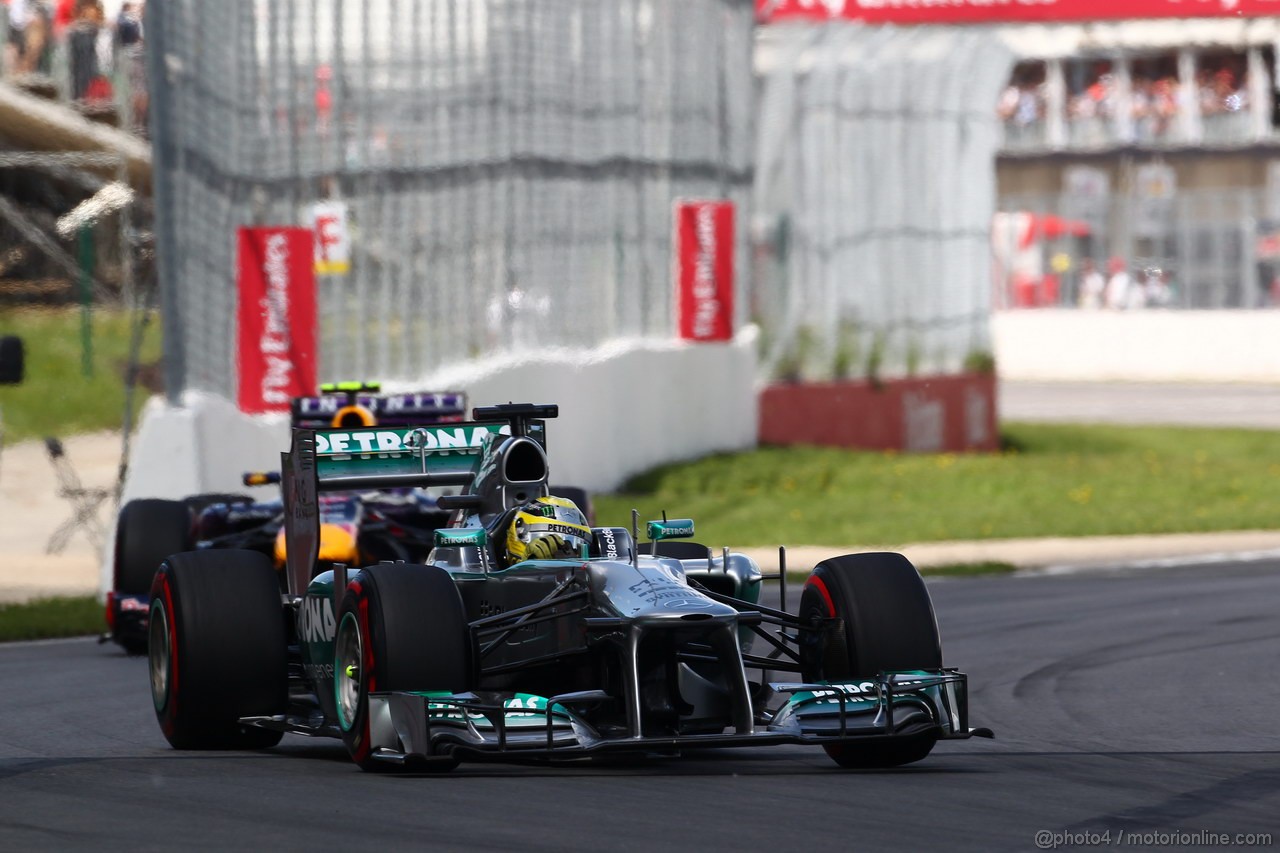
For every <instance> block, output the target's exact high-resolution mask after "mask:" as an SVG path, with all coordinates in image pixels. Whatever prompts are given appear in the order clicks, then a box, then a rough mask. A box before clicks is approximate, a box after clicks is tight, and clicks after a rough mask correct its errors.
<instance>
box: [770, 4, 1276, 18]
mask: <svg viewBox="0 0 1280 853" xmlns="http://www.w3.org/2000/svg"><path fill="white" fill-rule="evenodd" d="M756 15H757V17H758V18H759V20H761V21H763V22H766V23H768V22H773V21H785V20H794V19H797V18H798V19H808V20H835V19H846V20H854V21H865V22H867V23H886V24H890V23H891V24H983V23H995V22H1016V21H1029V22H1037V23H1048V22H1054V21H1058V22H1062V21H1105V20H1119V19H1124V18H1256V17H1265V16H1270V15H1280V0H1108V2H1099V0H756Z"/></svg>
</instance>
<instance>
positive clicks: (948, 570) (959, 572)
mask: <svg viewBox="0 0 1280 853" xmlns="http://www.w3.org/2000/svg"><path fill="white" fill-rule="evenodd" d="M1017 570H1018V567H1017V566H1015V565H1014V564H1013V563H1001V562H998V561H996V560H987V561H985V562H981V563H954V564H951V565H945V566H922V567H920V570H919V571H920V574H922V575H924V576H925V577H943V578H974V577H982V576H984V575H1009V574H1013V573H1014V572H1016V571H1017Z"/></svg>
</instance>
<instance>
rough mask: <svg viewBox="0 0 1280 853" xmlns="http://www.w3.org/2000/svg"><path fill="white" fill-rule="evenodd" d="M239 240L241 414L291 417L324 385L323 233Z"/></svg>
mask: <svg viewBox="0 0 1280 853" xmlns="http://www.w3.org/2000/svg"><path fill="white" fill-rule="evenodd" d="M237 239H238V261H237V264H238V267H239V280H240V281H239V295H240V303H239V311H238V312H237V325H238V329H239V334H238V337H237V349H236V356H237V364H238V367H239V379H240V394H239V398H240V399H239V404H240V409H241V411H244V412H249V413H250V414H260V413H262V412H287V411H289V400H290V399H291V398H293V397H300V396H303V395H306V394H311V393H314V392H315V387H316V276H315V267H314V258H313V252H314V246H315V235H314V234H313V233H312V231H311V229H310V228H241V229H240V231H239V234H238V238H237Z"/></svg>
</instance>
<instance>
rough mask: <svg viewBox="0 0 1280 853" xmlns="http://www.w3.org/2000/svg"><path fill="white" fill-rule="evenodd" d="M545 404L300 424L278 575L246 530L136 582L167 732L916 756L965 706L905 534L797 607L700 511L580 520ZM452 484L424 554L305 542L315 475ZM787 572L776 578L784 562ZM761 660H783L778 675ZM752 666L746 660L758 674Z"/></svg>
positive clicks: (959, 676)
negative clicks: (377, 556)
mask: <svg viewBox="0 0 1280 853" xmlns="http://www.w3.org/2000/svg"><path fill="white" fill-rule="evenodd" d="M556 414H557V408H556V407H555V406H535V405H528V404H513V405H504V406H493V407H487V408H480V409H476V410H474V413H473V416H474V417H475V419H476V420H475V421H474V422H471V423H465V424H457V425H449V426H423V427H416V428H409V429H391V428H387V429H384V428H378V429H371V430H355V431H353V430H333V429H330V430H316V431H309V430H295V431H294V434H293V441H292V447H291V450H290V451H289V453H287V454H285V457H284V463H283V476H284V483H283V490H284V498H285V531H286V534H285V535H286V537H287V540H288V549H287V558H286V559H287V565H286V570H285V575H286V580H287V590H286V592H285V593H284V594H283V595H282V594H281V592H280V589H279V585H278V583H277V577H276V570H275V567H274V566H273V565H272V562H271V560H270V559H269V558H268V557H267V556H265V555H264V554H262V553H261V552H257V551H248V550H203V551H192V552H186V553H178V554H174V555H171V556H169V557H168V558H167V559H165V561H164V562H163V564H162V565H161V567H160V570H159V571H158V572H157V573H156V575H155V580H154V583H153V585H152V588H151V598H150V620H149V631H150V643H149V645H150V676H151V694H152V699H153V703H154V707H155V710H156V716H157V719H158V721H159V723H160V727H161V729H162V731H163V732H164V735H165V737H166V738H167V739H168V741H169V743H170V744H172V745H173V746H174V747H176V748H179V749H216V748H265V747H269V746H272V745H274V744H276V743H278V742H279V740H280V738H281V737H282V735H283V734H284V733H285V732H295V733H301V734H305V735H316V736H328V737H334V738H341V739H342V740H343V741H344V742H345V744H346V747H347V749H348V751H349V753H350V755H351V757H352V758H353V759H354V761H355V762H356V764H358V765H359V766H360V767H361V768H362V769H364V770H367V771H379V770H393V769H397V768H400V769H409V770H418V771H421V770H446V769H451V768H453V767H454V766H456V765H457V764H458V763H459V762H460V761H462V760H468V759H484V758H493V759H506V760H524V759H546V760H559V759H573V758H582V757H586V756H594V755H605V754H613V753H621V752H632V753H650V754H653V753H657V754H668V755H670V754H678V753H681V752H683V751H686V750H692V749H697V748H707V747H718V746H752V745H768V744H786V743H789V744H812V745H814V746H820V747H822V748H823V749H825V750H826V752H827V753H828V755H830V756H831V757H832V758H833V759H834V760H835V761H836V762H837V763H838V764H840V765H841V766H844V767H853V768H861V767H888V766H896V765H900V764H906V763H909V762H913V761H917V760H919V759H922V758H924V757H925V756H926V755H928V753H929V752H930V750H931V749H932V748H933V747H934V745H935V743H936V742H937V741H938V740H942V739H952V738H968V737H972V736H975V735H978V736H985V737H990V736H991V732H990V731H989V730H987V729H971V728H970V727H969V723H968V690H967V683H968V682H967V678H966V676H965V675H964V674H963V673H961V672H959V671H957V670H955V669H949V668H944V667H943V665H942V655H941V650H940V645H939V641H938V632H937V626H936V623H935V620H934V614H933V608H932V604H931V602H930V599H929V594H928V591H927V590H926V588H925V586H924V583H923V581H922V580H921V578H920V575H919V574H918V573H917V572H916V570H915V569H914V567H913V566H912V565H911V564H910V563H909V562H908V561H907V560H906V559H905V558H904V557H902V556H901V555H899V554H854V555H848V556H844V557H839V558H835V559H831V560H826V561H824V562H822V563H821V564H819V565H818V566H817V568H816V569H814V571H813V573H812V574H811V575H810V576H809V578H808V580H807V581H806V582H805V585H804V589H803V593H802V595H801V597H800V602H799V609H798V612H797V613H791V612H788V610H787V609H786V605H785V595H784V604H783V605H782V607H781V608H779V609H774V608H771V607H766V606H764V605H763V604H761V603H760V590H761V585H762V582H763V581H764V580H765V577H764V576H763V574H762V572H761V570H760V569H759V567H758V566H757V565H756V564H755V563H754V562H753V561H752V560H751V559H749V558H748V557H746V556H745V555H742V554H735V553H731V552H730V551H729V549H727V548H726V549H724V550H723V551H721V552H720V553H719V554H716V553H713V552H711V551H710V550H708V549H706V548H704V547H703V546H699V545H694V544H692V543H690V542H687V541H680V540H682V539H687V538H688V537H689V536H691V535H692V534H693V531H694V525H693V522H692V521H690V520H687V519H672V520H662V521H653V522H649V523H648V524H647V525H646V531H647V534H648V538H649V542H647V543H643V544H641V545H637V544H636V540H637V538H638V530H637V528H638V525H637V523H636V521H635V515H634V513H633V522H632V527H631V529H630V530H629V529H627V528H625V527H602V528H599V527H598V528H592V527H589V526H587V524H586V519H585V517H584V516H583V515H582V514H581V512H579V511H578V510H577V509H576V507H574V506H573V503H572V501H568V500H565V499H563V498H559V497H556V496H551V495H548V486H547V482H548V464H547V456H546V453H545V450H544V445H543V443H542V442H541V441H539V440H538V439H539V436H540V435H543V434H545V421H546V419H548V418H552V417H555V416H556ZM446 485H450V486H462V487H463V491H462V492H461V493H460V494H455V495H451V496H446V497H442V498H440V499H439V504H440V506H441V507H442V508H445V509H448V510H450V511H451V512H452V518H451V520H450V524H449V525H448V526H447V527H445V528H442V529H439V530H437V531H436V533H435V534H434V541H435V547H434V548H433V550H432V551H431V553H430V554H429V555H428V556H427V557H426V559H425V560H424V561H423V562H422V563H420V564H415V563H411V562H408V561H405V562H398V561H393V562H380V563H376V564H372V565H365V566H364V567H363V568H358V569H357V568H356V567H354V566H347V565H344V564H342V563H337V564H334V565H329V564H327V563H325V562H323V561H322V560H320V558H319V553H320V545H321V536H320V523H321V522H320V519H321V510H320V506H321V499H322V497H323V496H324V495H325V494H328V493H332V492H334V491H338V492H350V491H369V490H377V489H402V488H408V487H414V488H426V487H433V486H446ZM782 569H783V571H782V572H781V575H782V578H780V580H782V582H783V583H784V584H785V566H783V567H782ZM770 673H775V674H782V675H784V676H785V677H784V678H783V679H782V680H778V681H773V680H771V678H770ZM753 674H754V675H753Z"/></svg>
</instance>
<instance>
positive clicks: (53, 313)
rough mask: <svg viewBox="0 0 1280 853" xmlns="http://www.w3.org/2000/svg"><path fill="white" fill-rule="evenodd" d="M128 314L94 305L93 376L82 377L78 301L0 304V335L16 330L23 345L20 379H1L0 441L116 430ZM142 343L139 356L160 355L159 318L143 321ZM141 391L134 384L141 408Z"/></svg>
mask: <svg viewBox="0 0 1280 853" xmlns="http://www.w3.org/2000/svg"><path fill="white" fill-rule="evenodd" d="M133 317H134V314H133V312H129V311H123V310H111V309H105V308H96V309H94V311H93V315H92V318H91V322H90V330H91V338H92V344H91V359H90V364H91V365H92V375H89V376H86V375H85V373H84V364H83V356H84V353H83V347H82V334H81V322H82V321H81V316H80V309H79V308H18V309H4V310H3V311H0V335H18V336H20V337H21V338H22V339H23V341H24V343H25V345H26V380H25V381H24V382H23V384H21V385H13V386H0V409H2V410H3V414H4V427H5V442H6V443H13V442H17V441H22V440H24V439H29V438H41V437H43V436H46V435H56V436H67V435H73V434H75V433H78V432H91V431H95V430H103V429H119V428H120V425H121V423H123V421H124V396H125V394H124V371H125V366H126V365H127V363H128V359H129V344H130V334H131V329H132V323H133ZM143 343H144V346H143V348H142V361H143V363H148V362H152V361H155V360H156V359H157V358H159V355H160V334H159V326H158V324H154V325H151V326H149V327H148V328H147V330H146V334H145V336H144V339H143ZM146 398H147V392H146V391H145V390H144V389H141V388H139V389H138V393H137V394H136V399H135V405H136V406H137V407H138V408H141V407H142V403H143V402H144V401H145V400H146Z"/></svg>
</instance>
